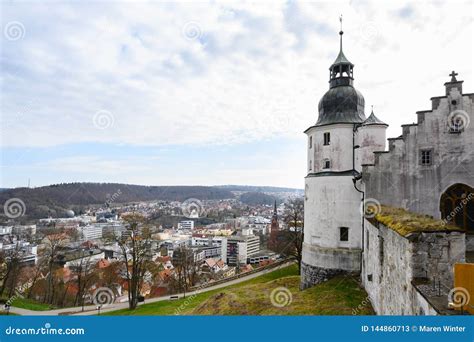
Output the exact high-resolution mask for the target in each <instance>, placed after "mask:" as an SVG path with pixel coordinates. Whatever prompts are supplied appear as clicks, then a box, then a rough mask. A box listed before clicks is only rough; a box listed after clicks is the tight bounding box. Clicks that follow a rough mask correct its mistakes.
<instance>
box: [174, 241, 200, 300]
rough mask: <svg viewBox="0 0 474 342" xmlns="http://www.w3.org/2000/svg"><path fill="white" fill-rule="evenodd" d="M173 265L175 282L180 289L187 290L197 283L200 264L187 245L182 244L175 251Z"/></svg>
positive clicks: (184, 291)
mask: <svg viewBox="0 0 474 342" xmlns="http://www.w3.org/2000/svg"><path fill="white" fill-rule="evenodd" d="M173 266H174V271H175V279H174V280H175V282H176V285H177V286H176V287H177V290H178V291H182V292H183V293H184V295H185V296H186V292H187V290H188V288H189V287H190V286H194V285H196V283H197V282H198V280H199V274H198V270H199V265H198V263H197V262H196V260H195V257H194V252H193V250H192V249H190V248H187V247H186V246H181V247H179V248H177V249H176V250H175V251H174V252H173Z"/></svg>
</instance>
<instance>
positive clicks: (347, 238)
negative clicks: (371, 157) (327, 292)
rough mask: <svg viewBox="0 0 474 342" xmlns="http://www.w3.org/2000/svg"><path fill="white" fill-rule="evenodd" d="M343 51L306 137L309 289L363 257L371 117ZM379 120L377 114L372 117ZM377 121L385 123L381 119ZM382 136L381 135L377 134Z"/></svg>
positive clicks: (304, 277)
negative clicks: (364, 139) (364, 153)
mask: <svg viewBox="0 0 474 342" xmlns="http://www.w3.org/2000/svg"><path fill="white" fill-rule="evenodd" d="M339 35H340V50H339V54H338V56H337V58H336V60H335V61H334V63H333V64H332V65H331V66H330V68H329V90H328V91H327V92H326V94H324V96H323V97H322V98H321V101H320V102H319V108H318V109H319V117H318V120H317V122H316V124H315V125H313V126H311V127H309V128H308V129H307V130H306V131H305V133H306V134H307V136H308V146H307V151H308V155H307V156H308V165H307V167H308V173H307V176H306V177H305V212H304V215H305V220H304V243H303V258H302V268H301V287H302V288H307V287H309V286H312V285H314V284H316V283H319V282H321V281H323V280H325V279H327V278H328V277H330V276H332V275H335V274H338V273H341V272H354V271H355V272H358V271H359V270H360V262H361V247H362V215H361V200H362V196H361V193H360V192H358V191H357V190H356V189H355V187H354V183H353V179H354V177H356V176H358V175H359V172H358V171H357V170H360V169H361V165H360V164H361V161H362V160H361V159H362V158H361V157H360V156H357V153H359V152H358V148H359V147H360V146H358V145H357V144H358V139H359V138H358V132H357V131H358V129H359V128H361V127H362V125H363V124H364V122H365V121H366V120H367V119H366V116H365V114H364V106H365V101H364V97H363V96H362V94H361V93H360V92H359V91H357V90H356V89H355V88H354V86H353V81H354V73H353V70H354V64H352V63H351V62H350V61H349V60H348V59H347V58H346V56H345V55H344V53H343V50H342V35H343V31H342V25H341V31H340V32H339ZM371 117H372V120H375V119H376V117H375V115H373V116H371ZM373 126H374V127H375V126H381V127H384V128H386V125H385V124H383V123H382V122H381V121H380V120H378V119H377V120H376V121H375V122H373ZM377 140H379V139H377Z"/></svg>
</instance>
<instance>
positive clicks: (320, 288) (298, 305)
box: [106, 265, 374, 316]
mask: <svg viewBox="0 0 474 342" xmlns="http://www.w3.org/2000/svg"><path fill="white" fill-rule="evenodd" d="M298 273H299V272H298V267H297V266H296V265H291V266H288V267H284V268H281V269H277V270H274V271H272V272H270V273H267V274H264V275H261V276H258V277H256V278H253V279H250V280H247V281H244V282H242V283H239V284H234V285H229V286H227V287H224V288H221V289H215V290H211V291H207V292H201V293H199V294H197V295H191V296H188V297H186V298H182V299H179V300H173V301H170V300H164V301H158V302H155V303H149V304H143V305H140V306H139V307H138V308H137V309H135V310H128V309H122V310H117V311H112V312H108V313H106V315H117V316H120V315H351V314H353V315H373V314H374V312H373V309H372V307H371V304H370V301H368V300H367V293H366V292H365V291H364V290H363V289H362V288H361V287H360V286H359V283H358V281H357V279H355V278H353V277H336V278H333V279H331V280H329V281H327V282H325V283H323V284H319V285H316V286H314V287H312V288H310V289H306V290H304V291H300V290H299V282H300V277H299V275H298ZM281 288H286V289H287V290H289V292H291V300H290V301H288V297H287V296H286V295H285V292H286V290H284V291H279V290H281ZM275 289H277V290H275ZM273 290H275V292H274V295H273V301H274V302H276V303H277V304H286V305H282V306H281V307H277V306H274V305H273V304H272V291H273ZM286 293H288V292H286Z"/></svg>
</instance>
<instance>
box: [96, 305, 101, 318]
mask: <svg viewBox="0 0 474 342" xmlns="http://www.w3.org/2000/svg"><path fill="white" fill-rule="evenodd" d="M101 308H102V305H97V316H100V309H101Z"/></svg>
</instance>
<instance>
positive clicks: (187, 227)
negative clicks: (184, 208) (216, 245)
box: [178, 220, 194, 230]
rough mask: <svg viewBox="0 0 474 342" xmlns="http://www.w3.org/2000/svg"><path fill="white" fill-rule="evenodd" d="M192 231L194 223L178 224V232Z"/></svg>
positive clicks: (184, 222) (189, 221)
mask: <svg viewBox="0 0 474 342" xmlns="http://www.w3.org/2000/svg"><path fill="white" fill-rule="evenodd" d="M193 229H194V221H191V220H188V221H181V222H179V223H178V230H193Z"/></svg>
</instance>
